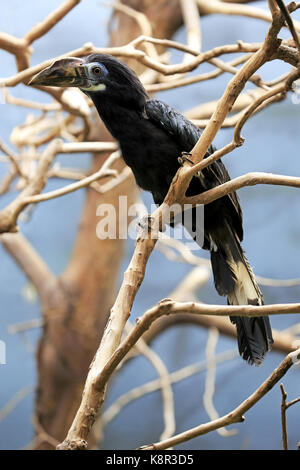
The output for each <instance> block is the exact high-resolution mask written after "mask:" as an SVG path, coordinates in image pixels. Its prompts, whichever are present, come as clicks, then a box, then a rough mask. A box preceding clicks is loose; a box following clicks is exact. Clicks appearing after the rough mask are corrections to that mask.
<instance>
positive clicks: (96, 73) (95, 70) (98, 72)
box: [92, 67, 102, 75]
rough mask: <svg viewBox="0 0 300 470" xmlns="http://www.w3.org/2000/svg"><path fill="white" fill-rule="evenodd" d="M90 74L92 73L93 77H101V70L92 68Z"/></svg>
mask: <svg viewBox="0 0 300 470" xmlns="http://www.w3.org/2000/svg"><path fill="white" fill-rule="evenodd" d="M92 72H93V73H94V74H95V75H101V73H102V70H101V68H100V67H94V68H93V69H92Z"/></svg>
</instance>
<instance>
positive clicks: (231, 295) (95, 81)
mask: <svg viewBox="0 0 300 470" xmlns="http://www.w3.org/2000/svg"><path fill="white" fill-rule="evenodd" d="M30 84H31V85H46V86H47V85H49V86H58V87H79V88H80V89H81V90H82V91H83V92H84V93H86V94H87V95H88V96H89V97H90V98H91V99H92V101H93V103H94V105H95V107H96V108H97V111H98V113H99V115H100V117H101V119H102V121H103V122H104V124H105V126H106V127H107V129H108V130H109V131H110V133H111V134H112V135H113V137H114V138H115V139H116V140H117V141H118V142H119V145H120V148H121V151H122V155H123V158H124V160H125V162H126V163H127V165H128V166H130V168H131V169H132V171H133V174H134V176H135V179H136V182H137V184H138V185H139V186H140V187H141V188H142V189H144V190H146V191H150V192H151V193H152V195H153V198H154V201H155V203H156V204H161V203H162V202H163V201H164V198H165V196H166V194H167V192H168V189H169V186H170V184H171V182H172V179H173V177H174V175H175V173H176V171H177V170H178V168H179V162H178V157H179V156H180V155H181V154H182V152H189V151H190V150H191V149H192V148H193V147H194V145H195V144H196V142H197V141H198V139H199V137H200V135H201V131H200V130H199V129H198V128H197V127H196V126H195V125H194V124H192V123H191V122H190V121H189V120H187V119H186V118H185V117H184V116H183V115H182V114H180V113H179V112H177V111H175V110H174V109H172V108H171V107H170V106H168V105H167V104H165V103H163V102H162V101H160V100H156V99H150V97H149V96H148V95H147V93H146V90H145V89H144V87H143V85H142V83H141V82H140V80H139V79H138V77H137V76H136V74H135V73H134V71H133V70H131V69H130V68H129V67H128V66H127V65H126V64H124V63H122V62H121V61H119V60H117V59H116V58H115V57H112V56H109V55H104V54H91V55H88V56H86V57H82V58H75V57H69V58H65V59H61V60H58V61H56V62H54V63H53V64H52V65H51V66H50V67H47V68H46V69H44V70H42V71H41V72H40V73H38V74H37V75H35V76H34V77H33V79H32V80H31V82H30ZM212 152H213V148H212V147H210V148H209V150H208V152H207V154H206V157H207V156H208V155H210V154H211V153H212ZM228 180H230V177H229V175H228V172H227V170H226V168H225V166H224V165H223V163H222V162H221V160H219V161H217V162H215V163H213V164H211V165H210V166H208V167H207V168H205V169H203V171H202V172H201V174H198V175H197V176H195V177H193V179H192V181H191V183H190V186H189V188H188V191H187V195H188V196H191V195H197V194H199V193H201V192H204V191H206V190H208V189H211V188H214V187H216V186H218V185H220V184H222V183H225V182H226V181H228ZM193 223H194V222H193ZM192 225H193V224H192ZM188 228H189V229H191V227H188ZM192 229H193V231H196V232H197V227H192ZM242 239H243V227H242V211H241V207H240V204H239V201H238V198H237V195H236V194H235V193H234V192H232V193H231V194H228V195H227V196H224V197H222V198H220V199H218V200H216V201H214V202H212V203H210V204H207V205H205V208H204V243H203V248H204V249H206V250H210V255H211V264H212V270H213V275H214V283H215V287H216V290H217V291H218V293H219V294H220V295H222V296H227V299H228V304H230V305H262V304H263V298H262V294H261V292H260V289H259V287H258V285H257V282H256V280H255V277H254V274H253V272H252V270H251V267H250V265H249V263H248V260H247V258H246V256H245V254H244V252H243V249H242V247H241V241H242ZM231 321H232V322H233V323H234V324H235V325H236V328H237V337H238V347H239V352H240V354H241V356H242V357H243V359H245V360H246V361H248V362H249V363H250V364H253V363H255V364H260V363H261V361H262V359H263V357H264V355H265V353H266V352H267V351H268V350H269V349H270V347H271V344H272V342H273V339H272V331H271V327H270V323H269V318H268V317H255V318H250V317H236V316H233V317H231Z"/></svg>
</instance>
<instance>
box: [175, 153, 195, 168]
mask: <svg viewBox="0 0 300 470" xmlns="http://www.w3.org/2000/svg"><path fill="white" fill-rule="evenodd" d="M189 157H192V154H191V153H190V152H181V157H179V158H178V163H179V164H180V165H181V166H182V165H183V164H184V163H185V162H189V163H191V165H194V162H193V160H191V158H189Z"/></svg>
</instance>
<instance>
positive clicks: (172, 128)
mask: <svg viewBox="0 0 300 470" xmlns="http://www.w3.org/2000/svg"><path fill="white" fill-rule="evenodd" d="M145 114H146V117H147V118H148V119H149V120H150V121H152V122H153V123H154V124H155V125H157V126H158V127H160V128H161V129H164V130H165V131H166V132H167V133H169V134H170V135H172V136H173V138H174V140H175V141H176V142H177V144H178V146H179V147H180V149H182V151H186V152H189V151H190V150H192V148H193V147H194V145H195V144H196V142H197V141H198V140H199V138H200V136H201V131H200V129H199V128H198V127H197V126H195V125H194V124H193V123H192V122H191V121H189V120H188V119H186V118H185V117H184V116H183V115H182V114H181V113H179V112H177V111H175V110H174V109H173V108H171V106H169V105H167V104H166V103H163V102H162V101H160V100H149V101H147V103H146V106H145ZM213 152H214V148H213V147H212V146H211V147H210V148H209V149H208V151H207V153H206V154H205V157H204V158H206V157H208V156H209V155H211V154H212V153H213ZM203 175H204V178H205V182H206V187H205V188H203V189H211V188H213V187H215V186H218V185H220V184H223V183H226V182H227V181H229V180H230V176H229V174H228V172H227V170H226V168H225V166H224V165H223V163H222V161H221V160H218V161H216V162H214V163H212V164H211V165H209V166H208V167H207V168H205V169H204V170H203ZM191 186H192V187H194V188H195V189H196V187H195V185H194V184H192V185H191ZM192 191H193V188H192ZM193 192H194V191H193ZM197 192H200V191H199V190H198V191H197ZM197 192H196V194H197ZM222 199H223V200H224V202H225V204H226V207H227V210H228V211H229V214H230V216H231V218H232V222H233V224H234V227H235V229H236V232H237V234H238V236H239V238H240V240H242V238H243V229H242V210H241V206H240V204H239V200H238V197H237V195H236V193H235V192H232V193H230V194H228V196H225V197H224V198H222Z"/></svg>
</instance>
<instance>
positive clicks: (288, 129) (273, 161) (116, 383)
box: [0, 0, 300, 449]
mask: <svg viewBox="0 0 300 470" xmlns="http://www.w3.org/2000/svg"><path fill="white" fill-rule="evenodd" d="M60 4H61V1H60V0H51V1H50V0H43V1H42V2H38V1H36V0H27V1H26V2H23V1H22V0H10V2H6V3H5V4H3V5H2V11H1V17H0V30H1V31H3V32H6V33H10V34H12V35H15V36H17V37H22V36H23V35H24V34H25V33H26V31H27V30H28V29H29V28H30V27H31V26H32V25H34V24H35V23H36V22H38V21H41V20H42V19H43V18H44V17H45V16H46V15H47V14H48V13H50V12H51V11H52V10H53V9H54V8H55V7H57V6H59V5H60ZM253 5H254V6H256V5H257V6H259V7H261V8H265V9H266V8H267V2H264V1H259V2H253ZM110 14H111V8H110V7H109V6H107V5H104V4H103V3H102V2H100V1H99V0H89V2H86V1H83V2H81V3H80V4H79V5H78V6H77V7H76V8H74V9H73V10H72V11H71V12H70V13H69V14H68V15H67V16H66V17H65V18H64V19H63V20H62V21H61V22H60V23H59V24H57V25H56V26H55V28H54V29H53V30H51V31H50V32H49V33H48V34H47V35H45V36H44V37H42V38H41V39H40V40H39V41H38V42H37V43H36V44H35V52H34V54H33V58H32V65H35V64H38V63H39V62H41V61H44V60H46V59H49V58H51V57H55V56H57V55H59V54H62V53H64V52H65V51H69V50H72V49H75V48H78V47H81V46H82V44H84V43H85V42H87V41H91V42H93V43H94V44H95V45H97V46H99V47H100V46H105V45H106V44H107V42H108V34H107V23H108V19H109V17H110ZM294 18H295V19H298V20H300V14H299V12H296V14H295V15H294ZM267 27H268V25H267V23H265V22H262V21H258V20H254V19H251V18H248V19H245V18H241V17H229V16H226V17H224V16H220V15H214V16H207V17H204V18H203V19H202V35H203V50H206V49H210V48H212V47H214V46H217V45H222V44H231V43H235V42H236V41H237V40H242V41H245V42H260V41H262V40H263V39H264V36H265V33H266V31H267ZM284 34H285V37H288V33H287V32H286V33H284ZM281 36H282V34H281ZM174 39H175V40H177V41H180V42H183V43H185V42H186V38H185V31H184V28H181V29H180V30H179V31H178V32H177V33H176V36H175V38H174ZM180 60H181V54H180V53H179V52H174V51H173V52H172V62H174V63H175V62H178V61H180ZM210 69H211V68H210V67H209V66H207V65H206V64H204V65H203V66H201V69H200V70H197V71H194V72H193V73H202V72H205V71H206V70H210ZM287 70H288V66H287V65H282V63H281V62H280V63H279V61H274V62H272V63H270V64H268V65H267V66H265V67H264V68H263V69H262V70H261V72H260V74H261V75H262V77H263V78H264V79H266V80H267V79H273V78H274V77H277V76H279V75H280V74H281V73H284V72H286V71H287ZM14 73H15V61H14V57H13V56H11V55H10V54H8V53H6V52H5V51H2V50H0V76H1V77H2V78H4V77H8V76H11V75H13V74H14ZM228 80H229V75H228V74H224V75H221V77H219V78H217V79H215V80H211V81H207V82H204V83H203V84H202V83H199V84H195V85H192V86H189V87H182V88H180V89H176V90H169V91H166V92H163V93H158V95H157V96H158V97H159V98H160V99H162V100H163V101H165V102H167V103H169V104H170V105H171V106H173V107H174V108H176V109H178V110H180V111H185V110H187V109H189V108H192V107H193V106H195V105H196V104H200V103H202V102H204V101H208V100H215V99H218V98H219V97H220V96H221V94H222V93H223V91H224V87H225V86H226V84H227V82H228ZM13 91H14V96H17V97H20V98H26V99H36V98H37V96H38V99H39V101H47V100H48V101H49V100H50V99H49V97H48V95H46V94H43V93H41V92H38V91H37V90H32V89H30V88H29V87H26V86H24V85H22V84H21V85H18V86H17V87H15V88H14V90H13ZM299 111H300V104H298V105H297V104H293V102H292V99H291V95H289V96H288V97H287V99H286V100H285V101H284V102H281V103H279V104H275V105H272V106H271V107H270V108H268V109H266V110H264V111H263V112H261V113H259V114H257V115H255V116H254V117H252V118H251V119H250V121H248V122H247V124H246V126H245V128H244V130H243V136H244V137H245V138H246V142H245V144H244V145H243V147H241V148H239V149H237V150H236V151H235V152H234V153H232V154H230V155H228V156H226V157H225V158H224V159H223V161H224V163H225V165H226V167H227V168H228V170H229V173H230V175H231V177H236V176H239V175H242V174H244V173H247V172H252V171H262V172H272V173H277V174H283V175H293V176H299V172H300V159H299V156H300V155H299V148H300V133H299ZM29 112H30V113H31V114H37V115H38V114H39V112H38V111H36V112H35V111H32V110H30V111H28V110H26V109H24V108H21V107H16V106H13V105H10V104H1V105H0V113H1V132H0V133H1V138H2V139H3V140H5V141H6V142H9V137H10V133H11V131H12V129H13V128H14V126H16V125H19V124H21V123H22V122H23V121H24V120H25V118H26V115H27V114H28V113H29ZM231 136H232V130H231V129H224V130H222V131H221V132H219V133H218V136H217V138H216V141H215V145H217V146H218V147H220V146H223V145H224V144H226V143H227V142H229V141H230V140H231ZM58 161H60V162H61V163H62V164H64V163H65V162H67V166H68V167H71V166H74V167H76V168H79V167H80V168H82V169H84V170H87V169H88V168H89V165H90V157H89V156H88V155H87V154H84V155H76V158H75V160H74V156H73V157H72V159H71V158H70V156H68V155H63V156H60V157H58ZM5 170H6V169H5V165H3V164H1V163H0V177H2V176H3V175H4V174H5ZM59 186H61V182H60V181H54V180H51V181H49V182H48V184H47V190H51V189H55V188H57V187H59ZM142 197H143V200H144V202H145V204H146V205H147V206H150V204H151V202H152V200H151V198H150V196H149V195H148V194H143V195H142ZM239 197H240V199H241V205H242V208H243V212H244V231H245V239H244V243H243V246H244V249H245V251H246V254H247V256H248V259H249V261H250V263H251V265H252V267H253V269H254V271H255V273H256V274H257V275H259V276H264V277H267V278H274V279H290V278H298V277H299V278H300V269H299V250H300V221H299V202H300V200H299V194H298V193H297V190H296V189H293V188H287V187H280V186H277V187H276V186H263V185H261V186H260V185H258V186H254V187H251V188H244V189H242V190H240V191H239ZM11 198H12V194H6V195H4V196H2V197H1V198H0V208H2V207H5V206H6V205H7V203H8V202H9V201H10V200H11ZM84 198H85V190H80V191H76V192H75V193H72V194H70V195H66V196H64V197H63V198H59V199H54V200H52V201H48V202H45V203H43V204H40V205H37V206H36V207H35V208H34V210H33V213H32V214H29V217H28V220H27V221H23V222H22V221H21V222H20V229H21V231H22V233H24V235H25V236H26V237H27V238H28V239H29V241H30V242H31V243H32V244H33V245H34V247H35V248H36V250H37V251H38V252H39V253H40V255H41V256H42V257H43V259H44V260H45V262H46V263H47V264H48V266H49V267H50V268H51V270H52V271H53V272H54V273H55V274H58V275H59V274H60V273H61V272H62V271H63V270H64V268H65V267H66V265H67V263H68V260H69V257H70V254H71V250H72V246H73V242H74V239H75V236H76V232H77V228H78V223H79V218H80V214H81V211H82V209H83V203H84ZM58 221H59V223H58ZM133 245H134V243H133V241H130V240H129V241H128V243H127V246H126V253H125V256H124V259H123V260H122V268H121V270H120V280H121V278H122V274H123V271H124V269H125V268H126V266H127V264H128V261H129V259H130V257H131V254H132V250H133ZM86 249H88V247H87V248H86ZM197 254H199V255H200V256H202V257H207V255H208V254H207V253H206V252H203V251H202V252H201V253H197ZM190 269H191V267H190V266H189V265H188V264H185V263H175V264H174V263H172V262H171V261H168V260H167V258H166V257H165V256H163V255H162V254H161V253H159V252H158V251H155V252H153V254H152V255H151V258H150V261H149V264H148V267H147V271H146V277H145V280H144V282H143V285H142V287H141V289H140V290H139V293H138V295H137V298H136V301H135V303H134V308H133V317H135V316H139V315H141V314H142V313H143V312H144V311H145V310H146V309H147V308H149V307H151V306H152V305H153V304H155V303H156V302H157V301H159V300H160V299H162V298H164V297H167V296H168V295H169V293H170V292H171V291H172V290H173V289H174V288H175V286H176V285H177V284H178V283H179V282H180V280H181V279H182V278H183V277H184V276H185V275H186V274H187V273H188V272H189V270H190ZM262 290H263V294H264V299H265V303H266V304H270V303H272V304H273V303H285V302H298V301H299V296H300V284H299V285H295V286H293V287H270V286H263V287H262ZM197 295H198V297H199V299H200V300H201V301H203V302H207V303H217V304H220V303H222V304H225V302H226V300H225V299H223V298H220V297H219V296H218V295H217V294H216V292H215V289H214V287H213V283H212V279H210V281H209V282H208V283H206V284H205V285H204V286H203V287H202V288H201V289H200V290H199V292H197ZM39 317H40V305H39V300H38V297H37V295H36V294H35V292H34V289H33V288H32V286H31V285H30V284H29V283H28V281H27V279H26V277H25V275H24V274H23V273H22V271H21V270H20V269H19V268H18V267H17V265H16V264H15V263H14V261H13V260H12V259H11V257H10V256H9V255H8V254H7V252H6V251H5V250H4V249H3V247H2V246H1V244H0V339H1V340H2V341H5V343H6V361H7V364H6V365H0V448H1V449H21V448H23V447H25V446H26V445H28V444H29V443H30V441H31V440H32V438H33V433H34V431H33V426H32V416H33V411H34V396H35V395H34V390H35V385H36V379H37V377H36V360H35V351H36V345H37V342H38V339H39V337H40V333H41V330H40V329H39V328H36V329H32V330H29V331H27V332H26V334H11V333H9V327H10V326H11V325H14V324H16V323H19V322H23V321H27V320H31V319H37V318H39ZM298 321H299V320H298V318H297V316H295V315H285V316H283V315H282V316H273V317H272V318H271V323H272V326H273V327H274V328H276V329H279V330H284V329H287V328H289V327H290V326H292V325H294V324H296V323H297V322H298ZM206 341H207V331H206V330H205V329H202V328H199V327H196V326H188V325H187V326H178V327H174V328H171V329H169V330H167V331H165V332H164V333H163V334H161V335H160V336H159V337H158V338H157V339H156V340H155V341H154V342H153V344H152V347H153V349H154V350H155V351H156V352H157V353H158V354H159V355H160V356H161V358H162V359H163V361H164V362H165V364H166V365H167V367H168V370H169V371H171V372H172V371H175V370H177V369H179V368H181V367H184V366H186V365H188V364H191V363H194V362H198V361H203V360H204V359H205V347H206ZM236 349H237V346H236V341H235V340H234V339H230V338H226V337H222V336H220V338H219V340H218V344H217V348H216V352H217V353H220V352H223V351H227V350H236ZM282 359H283V355H282V354H280V353H278V352H272V353H270V354H268V356H267V358H266V359H265V361H264V363H263V364H262V365H261V366H260V367H259V368H257V367H250V366H247V364H245V363H244V362H243V361H242V360H241V358H240V357H238V356H235V357H234V358H233V359H231V360H228V361H224V362H223V363H221V364H219V365H218V368H217V376H216V383H215V394H214V405H215V407H216V409H217V411H218V413H219V414H220V415H222V414H224V413H227V412H229V411H230V410H231V409H233V408H234V407H235V406H236V405H238V404H239V403H240V402H241V401H243V400H244V399H245V398H246V397H247V396H248V395H249V394H250V393H252V391H254V390H255V388H256V387H257V386H258V385H259V384H260V383H261V382H262V381H263V380H265V378H266V377H267V376H268V375H269V374H270V373H271V371H273V369H274V368H275V367H276V366H277V365H278V364H279V362H280V361H281V360H282ZM299 374H300V370H299V367H298V368H297V367H294V368H293V369H292V370H290V371H289V372H288V374H287V375H286V376H285V377H284V380H283V382H284V385H285V388H286V391H287V393H288V399H289V400H290V399H293V398H296V397H297V396H299V390H300V389H299V377H300V376H299ZM205 376H206V371H205V370H203V371H202V372H199V373H196V374H194V375H192V376H191V377H189V378H187V379H185V380H182V381H180V382H179V383H176V384H174V386H173V388H174V394H175V405H176V432H177V433H178V432H182V431H184V430H186V429H188V428H190V427H193V426H196V425H198V424H200V423H203V422H206V421H208V420H209V417H208V415H207V413H206V411H205V409H204V407H203V392H204V388H205ZM155 377H156V373H155V371H154V370H153V367H152V366H151V365H149V363H148V362H147V361H146V360H145V359H144V358H143V357H138V358H136V359H134V360H132V361H130V362H129V363H128V365H126V366H125V367H124V368H123V369H122V370H121V371H120V372H118V374H117V375H116V376H115V378H114V380H113V381H112V383H111V386H110V389H109V393H108V395H107V401H106V404H105V408H104V409H106V408H107V407H108V406H109V405H110V404H112V403H113V402H114V400H115V399H116V398H117V397H118V396H120V395H121V394H123V393H125V392H126V391H128V390H130V389H132V388H134V387H136V386H138V385H141V384H143V383H144V382H146V381H149V380H152V379H154V378H155ZM20 391H21V395H20V396H19V398H21V396H22V395H24V396H23V398H22V399H20V400H18V395H17V396H16V394H17V393H18V392H20ZM14 396H15V398H16V403H15V405H14V403H13V402H11V401H10V400H11V399H12V397H14ZM280 402H281V394H280V389H279V385H278V386H276V387H275V388H274V389H273V390H272V391H271V392H270V393H269V394H268V395H267V396H265V397H264V399H262V400H261V401H260V402H259V403H258V404H257V405H256V406H255V407H254V408H252V409H251V410H250V411H249V412H248V413H247V415H246V420H245V422H244V423H242V424H236V425H234V426H231V427H230V428H232V429H235V430H236V433H235V434H234V435H232V436H221V435H219V434H218V433H217V432H213V433H210V434H207V435H205V436H202V437H199V438H197V439H194V440H192V441H189V442H187V443H185V444H182V445H180V446H178V449H180V448H181V449H280V448H281V428H280ZM7 404H9V406H10V405H11V408H12V409H11V410H9V409H8V408H4V412H3V407H5V406H6V405H7ZM1 410H2V415H1ZM8 411H9V412H8ZM299 417H300V408H299V405H296V406H295V407H293V408H292V409H290V410H289V412H288V417H287V423H288V436H289V444H290V448H291V449H292V448H294V449H295V448H296V446H297V442H298V441H300V434H299ZM162 429H163V419H162V405H161V394H160V392H155V393H151V394H147V395H145V396H144V397H142V398H140V399H138V400H135V401H133V402H132V403H130V404H129V405H128V406H126V407H125V408H124V409H123V410H122V411H121V412H120V413H119V414H118V415H117V416H116V418H115V419H113V420H112V421H111V422H110V423H109V424H108V425H107V426H106V427H105V429H104V434H103V440H102V442H101V448H102V449H133V448H136V447H138V446H139V445H143V444H146V443H150V442H155V441H157V440H158V438H159V435H160V433H161V432H162Z"/></svg>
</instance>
